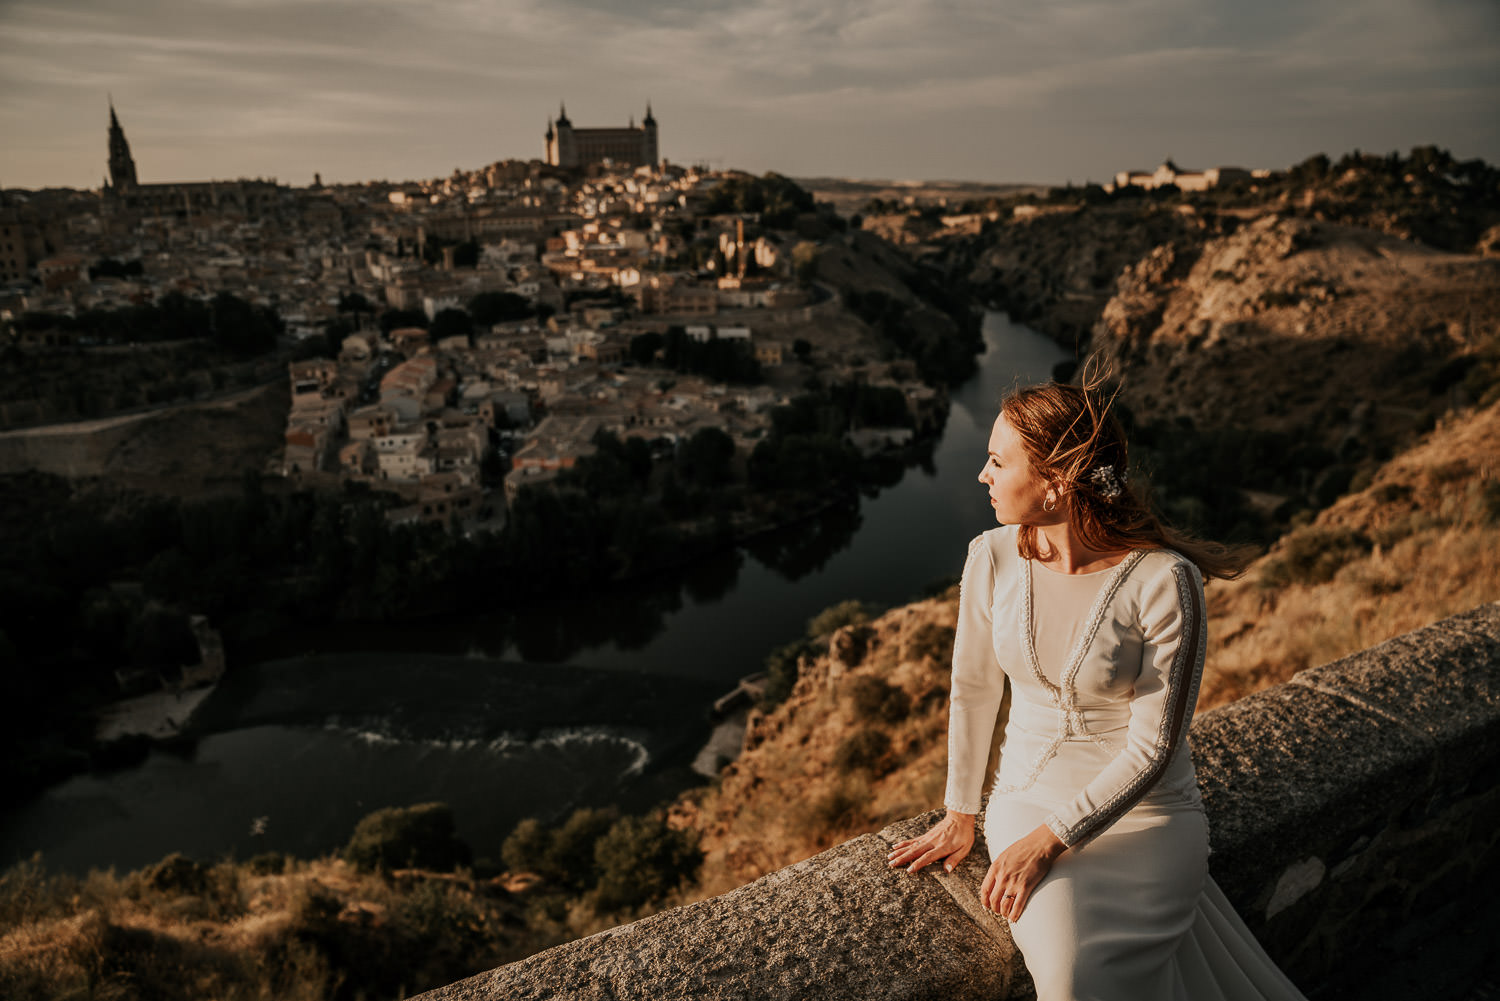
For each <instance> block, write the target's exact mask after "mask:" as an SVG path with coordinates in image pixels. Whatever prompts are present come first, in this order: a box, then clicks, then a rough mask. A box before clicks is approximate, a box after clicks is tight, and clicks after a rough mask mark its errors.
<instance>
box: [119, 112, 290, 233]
mask: <svg viewBox="0 0 1500 1001" xmlns="http://www.w3.org/2000/svg"><path fill="white" fill-rule="evenodd" d="M102 194H103V197H104V209H105V212H106V213H107V214H109V215H112V216H122V215H124V216H135V217H143V216H144V217H155V218H167V219H181V220H190V219H193V218H194V217H197V216H202V215H232V216H236V217H239V218H244V219H258V218H260V217H261V216H262V215H263V214H267V213H269V212H270V211H272V210H273V209H274V208H275V207H276V206H277V205H278V204H280V202H281V200H282V197H283V195H285V194H287V189H286V188H284V187H283V186H282V185H279V184H277V183H276V182H275V181H274V180H270V181H266V180H243V179H242V180H236V181H186V182H180V183H173V184H141V183H140V181H139V180H138V179H137V177H136V169H135V157H133V156H131V153H130V142H129V141H128V140H127V139H126V138H125V129H124V128H123V127H122V126H121V125H120V118H119V116H118V115H116V114H115V106H114V104H113V103H111V104H110V106H109V183H108V184H106V185H105V186H104V190H103V192H102Z"/></svg>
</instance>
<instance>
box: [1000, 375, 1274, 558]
mask: <svg viewBox="0 0 1500 1001" xmlns="http://www.w3.org/2000/svg"><path fill="white" fill-rule="evenodd" d="M1087 381H1088V382H1089V383H1090V384H1089V385H1085V386H1084V387H1082V388H1080V387H1078V386H1066V385H1062V384H1059V383H1055V382H1053V383H1047V384H1045V385H1041V386H1031V387H1028V388H1026V389H1018V390H1015V391H1014V392H1012V393H1011V394H1010V395H1009V396H1007V397H1006V398H1005V402H1003V403H1002V404H1001V405H1000V413H1001V414H1002V415H1003V416H1004V417H1005V419H1006V420H1007V421H1008V422H1009V423H1010V426H1011V427H1012V428H1014V429H1015V430H1016V433H1017V434H1018V435H1020V438H1021V444H1022V446H1023V448H1024V449H1025V451H1026V457H1027V458H1028V459H1029V460H1030V461H1031V468H1032V469H1033V470H1035V471H1036V473H1037V475H1038V476H1040V477H1041V478H1042V479H1043V480H1045V481H1046V482H1047V483H1048V484H1049V485H1051V484H1057V485H1059V486H1060V488H1061V489H1060V490H1059V491H1058V495H1059V496H1058V503H1059V504H1061V505H1063V510H1064V511H1065V512H1066V514H1067V516H1068V520H1069V521H1070V522H1072V524H1073V527H1074V528H1075V529H1077V531H1078V534H1079V536H1080V537H1081V538H1082V540H1083V542H1084V543H1085V544H1086V545H1087V546H1089V548H1091V549H1095V550H1099V551H1101V552H1115V551H1118V550H1121V549H1156V548H1164V549H1173V550H1176V551H1177V552H1179V553H1181V554H1182V555H1183V556H1186V557H1187V558H1188V559H1189V560H1191V561H1192V562H1193V563H1194V564H1195V565H1196V566H1197V567H1198V569H1199V570H1200V571H1202V573H1203V576H1205V577H1222V578H1232V577H1238V576H1239V575H1240V574H1241V573H1243V572H1244V569H1245V564H1246V563H1248V562H1249V554H1248V553H1247V551H1246V550H1245V549H1244V548H1236V547H1230V546H1223V545H1220V544H1218V543H1216V542H1208V541H1205V540H1202V539H1196V538H1194V537H1192V536H1191V535H1187V534H1185V533H1183V532H1179V531H1177V530H1176V529H1174V528H1171V527H1170V526H1168V525H1166V524H1165V523H1163V522H1162V520H1161V518H1160V517H1158V516H1157V514H1156V513H1155V512H1154V511H1152V510H1151V506H1150V505H1149V504H1148V503H1147V502H1146V500H1145V499H1144V498H1143V497H1142V496H1141V495H1140V493H1138V492H1137V491H1136V489H1135V487H1134V486H1133V485H1132V484H1131V483H1130V482H1129V481H1128V480H1127V470H1128V468H1129V460H1130V456H1129V452H1128V449H1127V446H1126V443H1125V432H1124V430H1123V429H1122V428H1121V427H1120V422H1119V420H1118V419H1116V418H1115V415H1114V414H1112V413H1110V404H1111V403H1112V402H1113V397H1111V398H1109V399H1108V400H1106V399H1104V398H1103V397H1102V394H1101V393H1100V391H1099V385H1098V381H1096V380H1087ZM1020 549H1021V555H1022V556H1024V557H1025V558H1027V559H1036V558H1037V557H1038V556H1039V555H1040V554H1039V552H1038V550H1037V539H1036V528H1035V527H1034V526H1031V525H1022V526H1021V529H1020Z"/></svg>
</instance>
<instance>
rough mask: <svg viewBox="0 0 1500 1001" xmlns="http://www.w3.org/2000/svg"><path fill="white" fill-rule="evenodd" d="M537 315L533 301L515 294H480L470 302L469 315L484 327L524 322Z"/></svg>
mask: <svg viewBox="0 0 1500 1001" xmlns="http://www.w3.org/2000/svg"><path fill="white" fill-rule="evenodd" d="M535 314H536V307H535V306H533V305H532V304H531V300H529V299H527V298H526V297H525V296H523V295H517V294H516V293H514V292H480V293H479V294H478V295H476V296H475V297H474V298H472V299H470V300H469V315H470V316H471V317H472V318H473V320H474V322H475V323H477V324H479V325H480V326H482V327H488V326H493V325H494V324H496V323H508V322H510V321H511V320H524V319H526V318H527V317H529V316H534V315H535Z"/></svg>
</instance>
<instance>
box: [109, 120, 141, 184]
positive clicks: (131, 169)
mask: <svg viewBox="0 0 1500 1001" xmlns="http://www.w3.org/2000/svg"><path fill="white" fill-rule="evenodd" d="M109 179H110V182H111V184H112V185H113V186H114V187H115V188H116V189H125V188H133V187H135V185H136V180H135V159H134V158H133V157H131V155H130V143H128V142H126V140H125V130H124V129H123V128H121V127H120V119H119V118H118V117H117V116H116V115H115V102H114V101H113V100H111V101H110V102H109Z"/></svg>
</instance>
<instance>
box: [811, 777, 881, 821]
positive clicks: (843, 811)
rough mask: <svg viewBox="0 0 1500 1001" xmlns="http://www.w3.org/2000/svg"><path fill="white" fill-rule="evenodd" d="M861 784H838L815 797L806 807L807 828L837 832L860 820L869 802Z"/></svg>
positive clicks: (867, 793)
mask: <svg viewBox="0 0 1500 1001" xmlns="http://www.w3.org/2000/svg"><path fill="white" fill-rule="evenodd" d="M861 785H862V783H855V784H851V782H850V781H849V780H845V781H843V782H840V783H839V784H838V785H836V786H834V788H833V789H831V790H829V791H828V792H826V793H824V794H823V795H821V796H818V797H816V798H815V799H813V800H812V802H810V803H809V804H807V807H806V816H807V826H808V827H810V828H811V829H813V830H814V831H825V832H829V831H837V830H839V829H840V828H844V827H849V826H851V825H853V824H855V823H856V822H858V821H859V819H860V811H861V810H862V809H863V807H864V805H865V804H866V803H868V802H869V790H868V789H863V788H860V786H861Z"/></svg>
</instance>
